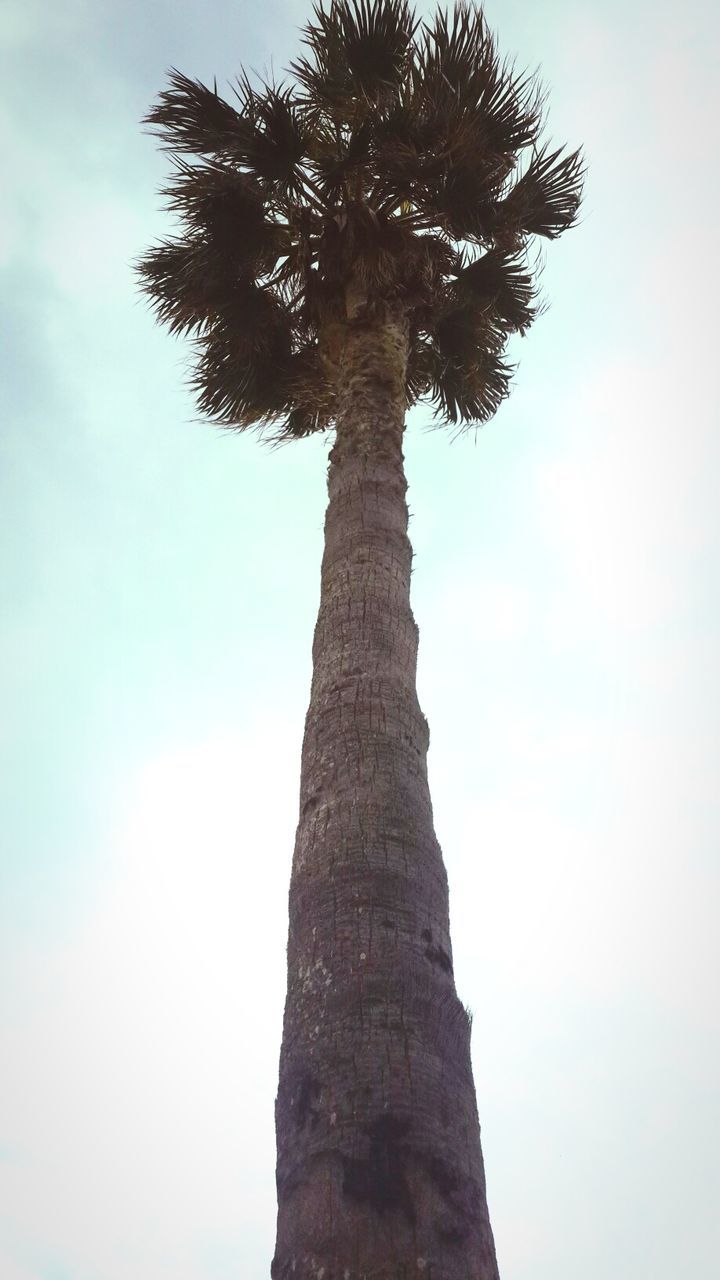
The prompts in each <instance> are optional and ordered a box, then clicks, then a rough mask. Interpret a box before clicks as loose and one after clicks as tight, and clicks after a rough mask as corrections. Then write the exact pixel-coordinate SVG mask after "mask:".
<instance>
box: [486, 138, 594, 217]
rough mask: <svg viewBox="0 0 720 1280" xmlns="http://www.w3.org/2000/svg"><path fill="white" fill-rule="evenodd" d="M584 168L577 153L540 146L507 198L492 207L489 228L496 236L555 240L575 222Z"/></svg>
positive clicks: (579, 154)
mask: <svg viewBox="0 0 720 1280" xmlns="http://www.w3.org/2000/svg"><path fill="white" fill-rule="evenodd" d="M584 172H585V171H584V165H583V161H582V156H581V153H580V152H579V151H573V152H571V153H570V154H569V155H565V156H564V155H563V154H562V149H561V148H560V149H558V150H557V151H550V150H549V148H548V147H542V148H541V149H540V150H539V151H535V152H534V153H533V156H532V159H531V161H530V164H529V165H528V168H527V170H526V171H525V173H524V174H523V176H522V177H521V178H519V179H518V181H517V182H516V183H515V185H514V187H513V188H512V190H511V191H510V192H509V194H508V195H507V196H505V198H504V199H503V200H501V201H499V202H498V204H497V205H496V206H495V209H494V210H493V213H492V219H491V225H492V228H493V231H494V233H495V234H496V235H499V236H500V237H503V238H510V239H512V236H513V235H515V236H517V237H522V236H527V235H537V236H545V237H546V238H547V239H549V240H555V239H557V237H558V236H559V235H561V234H562V232H563V231H567V229H568V227H571V226H572V225H573V223H574V222H575V220H576V218H577V214H578V209H579V208H580V197H581V194H582V185H583V178H584Z"/></svg>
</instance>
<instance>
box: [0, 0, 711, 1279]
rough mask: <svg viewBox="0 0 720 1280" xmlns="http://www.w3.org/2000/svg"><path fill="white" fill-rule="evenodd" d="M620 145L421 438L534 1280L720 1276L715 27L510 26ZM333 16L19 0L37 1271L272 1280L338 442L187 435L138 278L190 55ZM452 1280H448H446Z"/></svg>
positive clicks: (506, 1183) (460, 847)
mask: <svg viewBox="0 0 720 1280" xmlns="http://www.w3.org/2000/svg"><path fill="white" fill-rule="evenodd" d="M486 13H487V16H488V18H489V20H490V23H491V25H492V26H493V27H494V28H495V29H496V30H497V31H498V32H499V35H500V41H501V46H502V48H503V49H504V50H506V51H507V52H509V53H516V54H517V55H518V56H519V60H520V62H522V63H523V64H526V65H529V66H531V67H535V66H540V67H541V70H542V74H543V77H544V79H545V81H546V82H547V83H548V85H549V86H550V88H551V95H550V105H549V121H550V133H551V135H552V136H553V137H555V138H556V139H557V140H558V141H560V142H565V141H567V142H568V143H570V144H571V145H572V146H575V145H577V144H578V143H582V144H583V145H584V147H585V149H586V154H587V159H588V165H589V176H588V183H587V193H586V200H585V205H584V213H583V220H582V223H581V225H580V226H579V227H578V228H577V229H576V230H574V231H572V232H570V233H568V234H567V236H566V237H564V238H563V240H562V241H561V242H559V243H558V244H556V245H550V246H549V248H548V250H547V253H546V267H545V272H544V277H543V280H544V289H545V293H546V296H547V297H548V299H549V301H550V304H551V305H550V307H549V309H548V311H547V313H546V314H545V315H544V316H542V318H541V319H539V320H538V321H537V323H536V326H535V327H534V329H533V330H531V332H530V334H529V336H528V337H527V338H526V339H525V340H523V341H522V342H520V343H519V344H518V346H517V348H516V349H515V351H514V355H515V357H516V358H517V359H518V360H519V369H518V373H517V377H516V380H515V389H514V392H513V395H512V397H511V399H510V400H509V402H508V403H507V404H506V405H505V406H504V407H503V408H502V409H501V411H500V412H499V413H498V415H497V417H496V418H495V419H494V421H493V422H492V423H491V424H490V425H489V426H487V427H486V428H485V429H484V430H483V431H482V432H480V433H479V434H478V435H477V438H476V439H474V438H473V437H468V438H466V439H462V440H458V441H455V442H454V443H452V442H451V440H450V438H449V436H448V435H447V434H444V433H441V432H428V431H427V430H426V429H425V428H426V427H427V426H428V424H429V422H430V413H429V411H427V410H424V409H422V408H420V409H418V410H415V411H414V412H413V413H412V414H411V416H410V421H409V426H408V437H407V449H406V454H407V467H408V473H409V480H410V507H411V511H412V522H411V535H412V538H413V541H414V546H415V551H416V561H415V573H414V577H413V604H414V609H415V613H416V616H417V619H418V622H419V625H420V633H421V637H420V665H419V693H420V699H421V703H422V705H423V708H424V710H425V712H426V714H427V716H428V719H429V721H430V726H431V734H432V742H431V748H430V759H429V766H430V780H431V787H432V792H433V799H434V805H435V815H436V826H437V831H438V836H439V839H440V841H441V844H442V845H443V848H444V851H445V856H446V861H447V865H448V871H449V876H450V886H451V910H452V929H453V943H454V949H455V959H456V977H457V981H458V989H459V993H460V995H461V997H462V998H463V1000H465V1001H466V1002H467V1003H468V1004H469V1005H470V1006H471V1007H472V1009H473V1010H474V1014H475V1020H474V1032H473V1051H474V1062H475V1073H476V1083H477V1089H478V1101H479V1110H480V1116H481V1121H482V1126H483V1143H484V1149H485V1157H486V1164H487V1173H488V1191H489V1203H490V1211H491V1216H492V1220H493V1223H494V1227H495V1234H496V1241H497V1249H498V1257H499V1262H500V1269H501V1273H502V1276H503V1280H577V1278H578V1277H579V1276H581V1277H582V1278H583V1280H646V1278H647V1280H678V1277H681V1276H682V1277H685V1276H687V1277H693V1280H706V1278H707V1280H711V1277H713V1276H714V1275H716V1274H717V1258H718V1255H719V1254H720V1230H719V1227H718V1224H719V1222H720V1215H719V1214H718V1203H719V1202H720V1180H719V1177H718V1156H717V1152H718V1145H719V1144H718V1140H719V1138H720V1126H719V1125H718V1120H719V1116H718V1110H719V1107H718V1090H717V1079H718V1068H719V1067H720V1027H719V1022H718V995H717V973H718V967H719V962H720V956H719V955H718V942H717V934H718V889H719V888H720V884H719V881H720V873H719V870H718V835H719V830H718V828H719V826H720V824H719V822H718V802H717V793H718V786H717V781H716V777H717V764H718V761H717V739H718V727H719V723H718V722H719V719H720V682H719V680H718V666H717V654H718V648H719V642H720V635H719V631H720V608H719V600H718V581H719V569H720V563H719V562H720V522H719V521H718V516H717V492H718V469H719V463H720V456H719V454H720V448H719V445H718V430H717V428H718V425H720V424H719V423H718V408H717V406H718V394H717V353H716V331H717V298H718V288H719V285H720V280H719V279H718V276H719V274H720V273H719V272H718V251H717V210H718V204H719V196H720V193H719V192H718V182H717V173H718V164H717V156H716V155H714V154H713V150H714V146H715V144H716V137H717V118H718V109H719V107H720V103H719V102H718V94H717V82H718V76H717V50H718V36H719V34H720V32H719V26H720V24H719V22H718V16H717V9H716V5H715V3H714V0H707V2H704V0H689V2H688V3H687V4H685V5H684V6H683V7H682V9H681V10H678V8H677V6H676V5H671V4H670V3H669V0H660V3H652V4H651V3H649V0H640V2H639V3H638V2H637V0H635V2H634V3H631V4H628V3H620V0H606V2H604V3H600V0H587V3H578V2H577V0H547V2H546V3H538V4H532V5H531V4H529V3H528V2H527V0H525V2H524V3H520V2H519V0H505V2H502V0H492V3H489V4H488V5H487V8H486ZM307 16H308V6H307V5H306V3H305V0H302V2H301V0H293V2H292V3H286V2H283V0H267V2H266V3H263V4H262V5H261V6H258V9H257V10H256V7H255V5H252V6H251V5H247V6H243V5H238V4H231V3H227V2H226V0H217V2H216V3H200V2H199V0H181V2H180V3H171V2H170V0H143V2H142V3H139V0H122V2H121V0H65V3H64V4H62V5H53V4H50V3H47V2H46V3H42V0H4V4H3V6H2V11H1V12H0V49H1V50H2V75H1V77H0V86H1V87H0V102H1V106H0V135H1V137H2V153H3V156H4V160H3V171H2V196H1V197H0V198H1V199H2V201H3V207H2V211H1V212H0V268H1V271H2V282H1V285H0V296H1V299H2V301H1V303H0V306H1V307H2V343H1V346H0V360H1V361H2V364H3V366H4V368H3V377H2V433H1V435H0V520H1V521H2V530H3V535H4V536H3V538H2V547H1V549H0V555H1V556H2V567H1V573H2V578H1V591H2V597H1V599H2V605H1V609H2V625H1V630H0V683H1V685H2V706H3V710H2V721H1V723H0V754H1V756H2V760H1V762H0V796H1V806H2V817H1V828H0V830H1V835H0V840H1V842H2V850H1V855H2V887H1V890H0V898H1V901H0V912H1V913H2V937H1V941H0V985H1V991H0V1002H1V1008H0V1014H1V1024H2V1026H1V1031H0V1038H1V1043H0V1074H1V1076H2V1086H1V1088H0V1276H2V1280H129V1278H130V1277H132V1280H231V1278H232V1280H239V1278H242V1280H264V1278H266V1277H267V1276H268V1274H269V1262H270V1258H271V1256H272V1251H273V1245H274V1174H273V1169H274V1134H273V1112H272V1107H273V1099H274V1092H275V1082H276V1070H277V1055H278V1049H279V1040H280V1030H281V1018H282V1004H283V999H284V982H285V975H284V949H285V933H286V893H287V883H288V877H289V869H290V858H291V852H292V844H293V835H294V825H295V819H296V807H297V789H298V776H299V754H300V741H301V733H302V724H303V717H304V713H305V706H306V700H307V695H308V688H309V678H310V644H311V635H312V628H313V624H314V617H315V611H316V608H317V602H318V588H319V562H320V555H321V537H322V520H323V513H324V502H325V492H324V485H325V468H326V454H327V448H328V442H327V441H326V440H311V441H308V442H303V443H299V444H296V445H293V446H291V447H288V448H286V449H283V450H280V451H275V452H273V451H270V450H268V449H267V448H266V447H263V446H262V445H260V444H259V443H258V441H257V440H256V439H255V438H254V437H253V436H251V435H248V436H244V437H235V436H232V435H224V434H222V433H219V432H217V431H216V430H215V429H213V428H210V427H207V426H204V425H202V424H200V423H198V422H197V420H196V417H195V411H194V407H193V404H192V401H191V400H190V398H189V395H188V393H187V390H186V386H185V373H186V364H185V359H186V352H185V349H184V348H183V346H182V344H180V343H178V342H175V341H174V340H172V339H171V338H170V337H168V336H167V335H166V334H165V333H164V332H162V331H160V330H159V329H156V328H155V326H154V323H153V321H152V318H151V316H150V315H149V313H148V311H147V310H146V309H145V307H144V305H143V304H142V303H141V302H139V301H138V299H137V292H136V288H135V282H134V280H133V276H132V272H131V268H130V263H131V261H132V259H133V258H134V257H135V256H136V255H137V254H138V253H139V252H140V251H141V250H142V249H143V248H144V247H145V246H146V245H147V244H148V243H150V242H151V241H152V240H153V239H154V238H156V237H159V236H161V235H163V234H164V233H166V232H167V230H168V223H167V219H166V217H165V215H163V214H162V213H161V212H160V210H159V201H158V198H157V196H156V194H155V193H156V189H157V187H158V185H159V184H160V183H161V181H162V179H163V175H164V174H165V173H166V171H167V170H166V162H165V161H164V159H163V158H162V156H160V155H159V154H158V153H157V151H156V149H155V146H154V144H153V141H152V140H151V139H149V138H148V137H147V136H144V135H143V133H142V132H141V129H140V126H139V123H138V122H139V119H140V117H141V116H142V115H143V113H144V112H145V110H146V109H147V107H148V105H149V103H150V102H151V101H152V99H153V98H154V97H155V95H156V94H157V92H158V91H159V90H160V89H161V88H162V87H163V86H164V84H165V82H166V70H167V68H168V67H169V66H171V65H174V66H177V67H179V68H180V69H182V70H183V71H185V72H187V73H189V74H191V75H195V76H199V77H201V78H205V79H206V80H210V81H212V76H213V75H217V77H218V82H219V84H222V83H223V82H225V81H227V80H228V79H230V78H231V77H232V76H233V75H234V74H236V73H237V72H238V71H239V69H240V67H241V66H245V67H248V68H255V69H256V70H258V71H259V72H262V71H264V70H268V69H269V68H270V66H271V64H272V66H274V67H275V68H276V70H280V69H282V68H283V67H284V66H286V65H287V63H288V62H289V61H290V59H291V57H292V56H293V55H294V54H295V53H296V51H297V48H298V38H297V33H296V32H297V27H298V25H299V24H301V23H302V22H303V21H304V20H305V18H306V17H307ZM439 1280H440V1278H439Z"/></svg>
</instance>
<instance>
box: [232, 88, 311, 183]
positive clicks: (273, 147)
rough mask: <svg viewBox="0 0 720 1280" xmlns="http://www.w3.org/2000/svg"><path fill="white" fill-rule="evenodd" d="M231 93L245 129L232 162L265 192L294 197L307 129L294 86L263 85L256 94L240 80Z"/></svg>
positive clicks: (307, 139) (304, 152) (308, 140)
mask: <svg viewBox="0 0 720 1280" xmlns="http://www.w3.org/2000/svg"><path fill="white" fill-rule="evenodd" d="M235 93H236V96H237V98H238V101H239V103H240V106H241V108H242V117H243V119H244V120H245V121H246V122H247V127H246V131H245V136H244V140H243V143H242V145H240V146H238V147H237V149H236V150H235V152H234V154H233V158H234V159H235V160H236V161H237V162H238V163H239V164H242V165H244V166H245V167H246V168H247V169H248V170H249V171H250V173H252V174H253V175H254V176H255V177H256V178H258V179H259V180H260V181H261V183H262V184H263V186H264V187H266V188H268V189H269V190H271V191H280V192H283V191H288V192H291V193H293V194H295V195H297V194H298V193H299V189H300V186H301V181H302V173H301V163H302V161H303V160H304V159H305V158H306V156H307V151H308V146H309V142H310V137H311V128H310V124H309V122H308V120H307V118H306V117H305V115H304V114H303V113H302V112H301V111H300V108H299V104H298V102H297V100H296V91H295V88H294V86H293V85H264V86H263V89H262V92H258V91H257V90H256V89H253V87H252V86H251V84H250V82H249V80H248V79H247V77H246V76H243V77H240V78H239V79H238V81H237V86H236V88H235Z"/></svg>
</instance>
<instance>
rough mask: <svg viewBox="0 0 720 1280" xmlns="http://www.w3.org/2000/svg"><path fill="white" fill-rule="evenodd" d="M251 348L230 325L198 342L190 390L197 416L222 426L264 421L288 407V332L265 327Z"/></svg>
mask: <svg viewBox="0 0 720 1280" xmlns="http://www.w3.org/2000/svg"><path fill="white" fill-rule="evenodd" d="M254 338H255V341H254V343H253V344H252V345H250V343H248V342H247V341H244V340H243V338H242V337H240V336H238V334H237V333H236V332H235V331H234V329H233V328H231V327H230V326H219V327H218V328H216V329H214V330H212V332H211V333H210V334H208V335H207V337H205V338H203V339H201V340H200V343H199V351H198V359H197V363H196V367H195V370H194V373H193V376H192V380H191V386H192V388H193V390H194V391H195V395H196V399H197V404H198V408H199V410H200V412H201V413H202V414H203V415H204V416H206V417H208V418H211V419H212V420H213V421H214V422H216V423H218V424H219V425H220V426H224V427H233V428H236V429H241V428H244V427H249V426H253V425H255V424H257V423H265V422H268V421H271V420H272V419H273V418H276V417H278V416H279V415H281V414H283V413H286V412H287V411H288V410H289V409H290V407H291V404H290V399H289V392H288V378H289V374H290V362H291V354H292V353H291V343H290V334H289V332H288V331H287V330H286V331H283V330H282V329H281V328H279V327H276V328H268V329H267V330H266V331H265V332H264V333H263V334H262V335H260V334H255V335H254Z"/></svg>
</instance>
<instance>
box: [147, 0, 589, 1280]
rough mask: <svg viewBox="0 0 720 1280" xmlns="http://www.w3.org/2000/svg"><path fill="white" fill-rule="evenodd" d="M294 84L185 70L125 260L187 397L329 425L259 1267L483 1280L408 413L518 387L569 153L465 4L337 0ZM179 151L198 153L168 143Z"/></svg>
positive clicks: (161, 117) (534, 93) (465, 1035)
mask: <svg viewBox="0 0 720 1280" xmlns="http://www.w3.org/2000/svg"><path fill="white" fill-rule="evenodd" d="M303 38H304V43H305V46H306V56H304V57H301V58H299V59H298V61H296V62H295V63H294V64H293V66H292V68H291V77H292V78H291V79H290V80H289V81H288V82H283V83H279V84H274V83H273V84H264V83H257V84H255V85H253V84H252V83H251V82H250V80H249V79H248V78H247V76H245V75H244V74H243V75H242V76H241V78H240V79H239V80H238V82H237V84H236V85H235V87H234V90H233V92H234V97H235V101H234V102H232V103H231V102H229V101H226V100H225V99H224V98H222V97H221V96H220V95H219V94H218V92H217V87H213V88H212V89H210V88H208V87H206V86H205V85H203V84H201V83H200V82H198V81H196V80H191V79H188V78H187V77H186V76H184V75H182V74H181V73H180V72H179V71H173V72H172V73H171V76H170V86H169V88H168V89H166V90H165V91H164V92H163V93H161V94H160V96H159V98H158V101H157V103H156V105H155V106H154V107H153V108H152V110H151V111H150V113H149V115H148V117H147V122H148V123H149V125H150V126H151V129H152V130H153V131H154V132H156V133H157V134H158V135H159V136H160V138H161V139H162V141H163V144H164V145H165V147H166V148H167V149H168V150H169V152H170V153H171V156H172V161H173V165H174V176H173V178H172V181H171V183H170V185H169V187H167V188H166V192H165V194H166V195H167V198H168V203H169V208H170V209H171V210H172V211H173V212H174V213H175V214H177V215H179V218H180V219H181V226H182V231H181V234H180V236H179V237H178V238H177V239H169V240H166V241H164V242H162V243H161V244H159V245H157V246H156V247H154V248H152V249H151V250H150V251H149V252H148V253H147V254H146V255H145V257H144V258H143V259H142V261H141V264H140V271H141V274H142V281H143V286H144V288H145V290H146V292H147V294H148V295H149V297H150V299H151V300H152V302H153V304H154V306H155V308H156V311H157V314H158V316H159V317H160V319H161V320H163V321H165V322H166V323H167V324H168V325H169V327H170V329H171V330H173V331H174V332H176V333H183V334H190V335H192V337H193V342H194V350H195V354H196V364H195V373H194V386H195V390H196V393H197V397H198V403H199V407H200V410H201V411H202V412H203V414H205V415H207V417H208V418H210V419H211V420H212V421H214V422H216V423H219V424H221V425H222V426H225V427H229V428H232V429H237V430H241V429H245V428H249V427H258V428H259V429H260V430H261V431H263V432H264V433H265V434H266V435H268V434H269V435H270V437H271V438H272V439H274V440H277V441H284V440H294V439H298V438H300V437H303V436H307V435H309V434H311V433H313V432H317V431H326V430H329V429H332V430H333V431H334V436H333V444H332V449H331V451H330V466H329V472H328V490H329V505H328V510H327V517H326V522H325V552H324V556H323V562H322V584H321V600H320V611H319V616H318V620H317V626H316V629H315V638H314V644H313V660H314V668H313V679H312V691H311V697H310V707H309V710H308V715H307V720H306V725H305V738H304V743H303V751H302V770H301V783H300V817H299V824H298V829H297V839H296V844H295V854H294V861H293V869H292V879H291V885H290V931H289V943H288V987H287V1002H286V1006H285V1020H284V1031H283V1043H282V1052H281V1061H280V1082H279V1088H278V1096H277V1105H276V1121H277V1144H278V1157H277V1192H278V1229H277V1244H276V1251H275V1257H274V1260H273V1263H272V1268H271V1274H272V1276H273V1277H274V1278H275V1280H371V1277H372V1280H410V1277H413V1278H415V1277H421V1278H423V1280H430V1278H432V1280H494V1278H496V1277H497V1274H498V1272H497V1264H496V1260H495V1249H494V1245H493V1238H492V1232H491V1228H490V1223H489V1219H488V1211H487V1204H486V1195H485V1177H484V1172H483V1161H482V1154H481V1148H480V1130H479V1124H478V1117H477V1109H476V1102H475V1091H474V1086H473V1079H472V1072H471V1063H470V1020H469V1018H468V1015H467V1013H466V1011H465V1009H464V1008H463V1005H462V1004H461V1003H460V1001H459V999H458V997H457V994H456V991H455V983H454V979H453V962H452V949H451V945H450V934H449V925H448V890H447V878H446V874H445V868H444V866H443V861H442V855H441V852H440V848H439V845H438V842H437V839H436V836H435V832H434V830H433V820H432V809H431V805H430V794H429V791H428V782H427V771H426V753H427V747H428V727H427V723H426V721H425V719H424V717H423V715H422V712H421V710H420V707H419V704H418V700H417V694H416V689H415V671H416V655H417V637H418V633H417V627H416V625H415V622H414V619H413V616H412V613H411V611H410V603H409V588H410V562H411V555H412V553H411V548H410V543H409V540H408V537H407V520H408V515H407V507H406V503H405V492H406V481H405V475H404V470H403V452H402V444H403V431H404V422H405V413H406V410H407V408H408V406H410V405H412V404H414V403H415V402H416V401H418V400H420V399H422V398H428V399H429V400H430V401H431V403H432V404H433V406H434V408H435V412H436V415H437V417H438V418H439V419H440V420H441V421H442V422H444V423H447V424H449V425H450V426H454V427H455V428H456V429H462V428H463V427H465V426H467V425H468V424H477V423H482V422H485V421H486V420H487V419H488V418H490V417H491V415H492V414H493V413H494V412H495V410H496V409H497V408H498V405H499V404H500V403H501V401H502V400H503V398H504V397H505V396H506V395H507V392H508V386H509V378H510V373H511V370H510V369H509V367H508V365H507V363H506V362H505V360H504V359H503V351H504V348H505V345H506V342H507V339H508V336H509V335H510V334H514V333H520V334H523V333H524V332H525V331H526V330H527V329H528V327H529V326H530V324H531V322H532V320H533V318H534V316H535V315H536V313H537V295H536V288H535V283H534V278H533V272H532V269H531V267H530V266H529V265H528V257H527V253H528V245H529V242H530V241H531V240H532V239H533V237H535V236H544V237H547V238H549V239H554V238H555V237H557V236H559V235H560V234H561V233H562V232H563V231H564V230H565V229H566V228H568V227H570V226H571V225H572V223H573V222H574V220H575V218H576V214H577V210H578V203H579V195H580V185H581V178H582V164H581V160H580V157H579V154H578V153H577V152H574V153H572V154H563V153H562V152H561V151H558V150H552V149H551V148H550V147H548V145H547V144H545V143H543V142H542V141H541V138H540V134H541V127H542V117H543V98H542V94H541V92H540V89H539V86H538V83H537V80H536V79H535V77H534V76H530V75H527V74H524V73H523V74H520V73H518V72H517V71H516V69H515V67H514V66H513V64H512V63H509V62H508V61H506V60H502V59H501V58H500V56H499V54H498V52H497V48H496V45H495V41H494V39H493V37H492V35H491V33H490V32H489V30H488V27H487V25H486V22H485V19H484V17H483V15H482V12H481V11H480V10H479V9H477V8H469V7H466V6H465V5H460V6H458V7H456V8H455V9H454V11H453V12H452V13H450V14H446V13H442V12H440V13H438V14H437V15H436V16H435V17H433V18H431V19H430V20H429V21H425V22H423V23H419V22H418V21H417V20H416V18H415V16H414V15H413V13H412V11H411V9H410V8H409V6H408V4H407V3H406V0H329V7H326V8H323V7H322V4H321V5H319V6H318V7H316V8H315V10H314V17H313V21H312V22H311V23H310V25H309V26H308V27H307V28H306V30H305V32H304V37H303ZM187 157H189V158H187Z"/></svg>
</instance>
